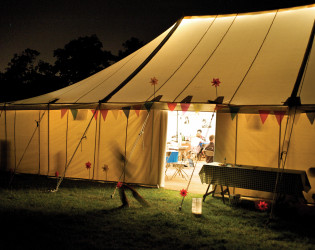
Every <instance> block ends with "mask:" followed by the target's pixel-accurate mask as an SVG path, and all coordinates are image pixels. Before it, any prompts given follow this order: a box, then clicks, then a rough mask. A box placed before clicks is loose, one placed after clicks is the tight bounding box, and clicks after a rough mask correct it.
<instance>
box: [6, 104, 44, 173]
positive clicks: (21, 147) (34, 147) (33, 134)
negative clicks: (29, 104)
mask: <svg viewBox="0 0 315 250" xmlns="http://www.w3.org/2000/svg"><path fill="white" fill-rule="evenodd" d="M11 116H12V118H11V120H12V123H11V125H10V133H8V140H9V141H10V142H12V144H13V143H14V112H12V114H11ZM38 122H39V112H38V111H37V110H21V111H16V121H15V143H16V144H15V148H16V162H17V169H16V172H18V173H28V174H38V173H39V132H38V127H37V123H38ZM11 152H12V154H13V155H14V148H12V150H11Z"/></svg>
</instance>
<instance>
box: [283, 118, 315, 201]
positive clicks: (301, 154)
mask: <svg viewBox="0 0 315 250" xmlns="http://www.w3.org/2000/svg"><path fill="white" fill-rule="evenodd" d="M314 115H315V112H314V113H309V114H308V116H309V117H310V119H309V118H308V116H307V114H306V113H302V114H297V115H296V118H295V123H294V127H293V132H292V137H291V141H290V146H289V150H288V156H287V161H286V165H285V168H287V169H297V170H304V171H305V172H306V174H307V177H308V179H309V182H310V184H311V187H312V189H311V190H310V191H309V192H307V193H304V195H305V197H306V198H307V200H309V201H311V202H313V199H312V195H313V194H314V193H315V154H314V141H315V124H314V120H313V118H312V117H314ZM312 121H313V123H312Z"/></svg>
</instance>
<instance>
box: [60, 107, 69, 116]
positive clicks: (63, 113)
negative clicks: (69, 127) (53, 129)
mask: <svg viewBox="0 0 315 250" xmlns="http://www.w3.org/2000/svg"><path fill="white" fill-rule="evenodd" d="M67 111H68V109H61V118H63V117H64V115H65V114H66V113H67Z"/></svg>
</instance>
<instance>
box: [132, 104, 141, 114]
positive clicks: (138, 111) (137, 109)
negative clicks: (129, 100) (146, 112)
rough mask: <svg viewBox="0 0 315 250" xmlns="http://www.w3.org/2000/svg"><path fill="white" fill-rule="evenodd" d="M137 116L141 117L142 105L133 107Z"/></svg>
mask: <svg viewBox="0 0 315 250" xmlns="http://www.w3.org/2000/svg"><path fill="white" fill-rule="evenodd" d="M133 108H134V110H135V112H136V114H137V116H138V117H139V115H140V110H141V105H136V106H133Z"/></svg>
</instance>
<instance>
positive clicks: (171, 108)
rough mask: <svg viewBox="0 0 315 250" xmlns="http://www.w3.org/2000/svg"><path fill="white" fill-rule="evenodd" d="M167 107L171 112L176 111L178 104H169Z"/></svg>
mask: <svg viewBox="0 0 315 250" xmlns="http://www.w3.org/2000/svg"><path fill="white" fill-rule="evenodd" d="M167 106H168V109H169V110H170V111H174V109H175V108H176V106H177V103H176V102H170V103H168V104H167Z"/></svg>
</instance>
